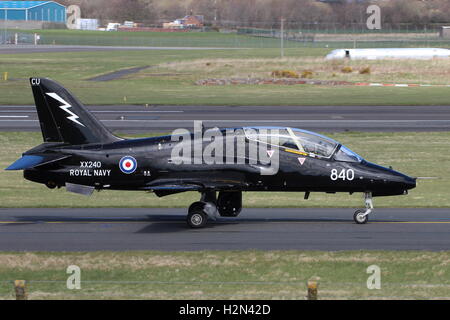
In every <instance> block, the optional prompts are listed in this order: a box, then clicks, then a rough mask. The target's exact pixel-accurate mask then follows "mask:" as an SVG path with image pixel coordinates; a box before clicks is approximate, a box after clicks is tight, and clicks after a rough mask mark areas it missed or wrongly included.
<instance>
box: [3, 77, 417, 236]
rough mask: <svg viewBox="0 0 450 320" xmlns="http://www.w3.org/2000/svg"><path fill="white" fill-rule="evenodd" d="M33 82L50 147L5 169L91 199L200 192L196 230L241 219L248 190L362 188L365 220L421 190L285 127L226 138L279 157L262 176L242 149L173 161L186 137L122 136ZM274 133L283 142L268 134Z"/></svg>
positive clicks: (53, 86)
mask: <svg viewBox="0 0 450 320" xmlns="http://www.w3.org/2000/svg"><path fill="white" fill-rule="evenodd" d="M30 82H31V87H32V91H33V95H34V99H35V104H36V108H37V113H38V117H39V122H40V126H41V131H42V136H43V139H44V143H43V144H41V145H39V146H37V147H34V148H33V149H31V150H28V151H26V152H25V153H23V155H22V157H21V158H20V159H18V160H17V161H16V162H14V163H13V164H11V165H10V166H9V167H8V168H7V169H6V170H23V174H24V177H25V179H28V180H30V181H34V182H37V183H42V184H45V185H46V186H47V187H49V188H55V187H58V188H59V187H66V189H67V191H71V192H75V193H80V194H85V195H90V194H92V192H93V191H94V190H139V191H149V192H154V193H155V194H156V195H157V196H159V197H162V196H166V195H170V194H175V193H180V192H185V191H198V192H199V193H200V194H201V197H200V200H199V201H198V202H194V203H193V204H192V205H191V206H190V207H189V209H188V215H187V223H188V225H189V226H190V227H192V228H200V227H204V226H205V224H206V222H207V220H208V219H215V218H216V217H217V216H222V217H236V216H237V215H238V214H239V213H240V212H241V209H242V192H243V191H265V192H267V191H291V192H304V193H305V196H304V197H305V199H308V197H309V194H310V192H326V193H336V192H348V193H350V194H352V193H355V192H360V193H362V194H364V200H365V201H364V202H365V209H361V210H357V211H356V212H355V213H354V216H353V218H354V221H355V222H356V223H358V224H364V223H366V222H367V221H368V216H369V214H370V213H371V212H372V209H373V204H372V197H375V196H391V195H403V194H407V192H408V190H409V189H412V188H414V187H415V186H416V179H415V178H411V177H409V176H407V175H404V174H402V173H399V172H397V171H394V170H392V169H390V168H385V167H381V166H379V165H376V164H373V163H370V162H368V161H366V160H364V159H363V158H362V157H360V156H359V155H357V154H356V153H354V152H352V151H351V150H350V149H348V148H347V147H345V146H343V145H342V144H340V143H338V142H336V141H334V140H332V139H330V138H328V137H325V136H322V135H319V134H316V133H313V132H309V131H305V130H300V129H295V128H289V127H278V128H265V127H244V128H236V129H234V130H232V131H230V132H231V135H229V136H227V137H226V138H222V139H223V141H222V142H223V143H225V142H226V141H225V140H227V141H228V143H229V142H230V141H231V143H232V144H231V145H232V147H231V149H233V150H234V151H236V153H235V155H234V156H233V155H232V156H231V157H232V158H233V157H234V160H236V158H238V157H239V156H238V152H237V149H239V148H241V149H242V148H243V150H244V151H246V150H248V149H249V146H250V144H251V142H255V141H258V143H259V145H266V146H269V147H268V149H267V154H268V156H269V157H272V156H274V153H276V155H277V157H278V160H277V161H278V164H277V168H276V169H277V170H276V172H272V173H271V174H270V173H269V174H264V170H268V171H270V170H269V169H270V168H268V165H267V163H256V164H255V163H254V162H252V161H250V160H251V159H250V158H251V157H250V156H245V155H244V156H242V158H243V159H240V160H242V161H235V163H232V164H229V163H212V164H208V163H195V161H194V163H184V162H182V163H176V161H174V159H173V151H174V148H176V147H179V145H178V146H177V144H176V142H175V141H180V139H179V137H176V136H174V134H172V135H166V136H159V137H150V138H145V139H123V138H119V137H117V136H115V135H113V134H112V133H111V132H110V131H108V130H107V129H106V128H105V126H103V124H102V123H101V122H100V121H98V120H97V119H96V118H95V117H94V116H93V115H92V114H91V113H90V112H89V111H88V110H87V109H86V108H85V107H84V106H83V105H82V103H80V101H78V100H77V99H76V98H75V97H74V96H73V95H72V94H70V93H69V91H67V90H66V89H65V88H63V87H62V86H61V85H59V84H58V83H56V82H54V81H52V80H50V79H46V78H31V79H30ZM275 129H276V130H275ZM217 130H219V132H221V133H223V132H225V131H226V129H217ZM273 131H276V135H277V137H276V138H277V139H273V140H272V139H271V138H273V137H271V136H270V135H271V134H272V133H271V132H273ZM268 136H269V137H268ZM188 137H190V138H192V140H193V141H194V143H195V142H196V141H197V143H198V142H200V146H201V147H205V144H206V143H208V142H210V141H211V140H210V139H208V141H206V140H205V137H204V136H201V137H200V138H196V137H195V134H193V133H192V134H191V133H190V134H189V136H188ZM230 137H231V138H230ZM268 138H269V139H268ZM199 139H200V140H199ZM230 139H231V140H230ZM198 140H199V141H198ZM219 140H220V139H219ZM268 141H269V142H268ZM273 141H276V143H274V142H273ZM189 143H192V141H191V142H189ZM194 149H195V147H194ZM184 156H185V155H184ZM227 156H228V155H227ZM219 157H220V155H219ZM223 157H225V155H224V156H223ZM238 160H239V159H238Z"/></svg>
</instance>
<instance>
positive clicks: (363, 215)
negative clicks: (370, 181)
mask: <svg viewBox="0 0 450 320" xmlns="http://www.w3.org/2000/svg"><path fill="white" fill-rule="evenodd" d="M364 203H365V205H366V209H359V210H356V212H355V214H354V215H353V220H355V222H356V223H357V224H365V223H367V221H368V220H369V214H370V213H371V212H372V210H373V202H372V193H371V192H366V193H364Z"/></svg>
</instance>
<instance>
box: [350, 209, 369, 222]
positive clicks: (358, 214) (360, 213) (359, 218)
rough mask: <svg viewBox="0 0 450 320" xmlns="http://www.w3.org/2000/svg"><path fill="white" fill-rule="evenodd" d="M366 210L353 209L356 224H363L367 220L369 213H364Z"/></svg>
mask: <svg viewBox="0 0 450 320" xmlns="http://www.w3.org/2000/svg"><path fill="white" fill-rule="evenodd" d="M365 212H366V210H364V209H359V210H356V211H355V214H354V215H353V220H354V221H355V222H356V223H357V224H365V223H367V221H369V215H366V214H365Z"/></svg>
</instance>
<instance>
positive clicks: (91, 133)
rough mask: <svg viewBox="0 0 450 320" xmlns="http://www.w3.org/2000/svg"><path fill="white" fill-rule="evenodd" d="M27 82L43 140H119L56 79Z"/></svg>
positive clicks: (94, 141)
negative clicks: (31, 91)
mask: <svg viewBox="0 0 450 320" xmlns="http://www.w3.org/2000/svg"><path fill="white" fill-rule="evenodd" d="M30 83H31V88H32V90H33V95H34V101H35V104H36V109H37V113H38V117H39V122H40V125H41V131H42V136H43V138H44V141H45V142H65V143H69V144H73V145H79V144H89V143H110V142H114V141H118V140H120V139H119V138H117V137H116V136H114V135H113V134H112V133H111V132H109V131H108V129H106V127H105V126H104V125H103V124H102V123H101V122H100V121H99V120H98V119H97V118H95V116H94V115H93V114H91V113H90V112H89V111H88V110H87V109H86V108H85V107H84V106H83V104H82V103H81V102H80V101H78V100H77V98H75V97H74V96H73V95H72V94H71V93H70V92H69V91H68V90H66V89H65V88H64V87H62V86H61V85H60V84H58V83H57V82H55V81H53V80H50V79H47V78H30Z"/></svg>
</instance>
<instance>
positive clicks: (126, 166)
mask: <svg viewBox="0 0 450 320" xmlns="http://www.w3.org/2000/svg"><path fill="white" fill-rule="evenodd" d="M119 168H120V171H122V172H123V173H126V174H130V173H133V172H135V171H136V168H137V161H136V159H135V158H133V157H132V156H125V157H123V158H122V159H120V162H119Z"/></svg>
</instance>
